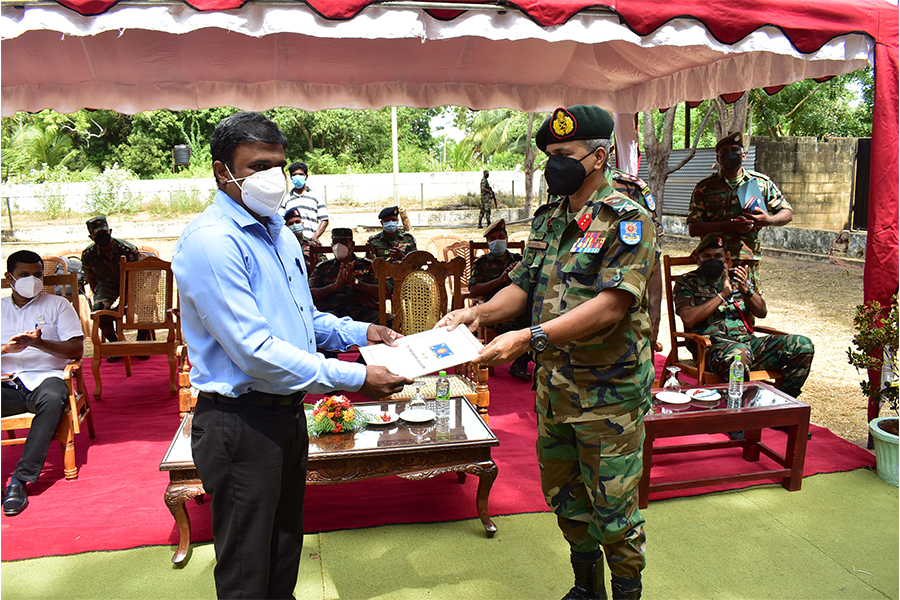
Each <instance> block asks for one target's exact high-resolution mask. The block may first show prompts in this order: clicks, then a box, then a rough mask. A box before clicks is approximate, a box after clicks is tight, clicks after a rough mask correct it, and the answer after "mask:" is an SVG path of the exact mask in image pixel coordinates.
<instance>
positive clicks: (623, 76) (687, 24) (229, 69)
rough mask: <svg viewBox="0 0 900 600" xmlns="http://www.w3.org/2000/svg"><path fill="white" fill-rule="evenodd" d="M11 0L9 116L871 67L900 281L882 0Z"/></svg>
mask: <svg viewBox="0 0 900 600" xmlns="http://www.w3.org/2000/svg"><path fill="white" fill-rule="evenodd" d="M502 4H503V6H498V5H496V3H491V2H484V1H478V0H474V1H469V2H465V3H463V2H458V1H454V0H449V1H444V2H434V1H422V2H382V3H378V2H372V1H371V0H307V1H306V2H300V1H296V0H274V1H272V2H267V3H265V4H260V3H256V2H250V3H247V4H243V3H242V1H241V0H191V1H190V2H187V3H181V2H169V3H165V2H160V3H146V2H143V3H139V4H129V3H128V2H119V3H117V4H116V3H114V2H113V1H111V0H63V1H61V2H59V3H58V4H57V3H53V2H48V1H43V2H37V1H35V0H15V2H11V1H8V0H2V12H0V38H2V114H3V115H11V114H13V113H15V112H16V111H21V110H25V111H38V110H41V109H44V108H53V109H55V110H58V111H61V112H71V111H75V110H78V109H80V108H85V107H87V108H110V109H115V110H118V111H121V112H126V113H133V112H137V111H142V110H148V109H156V108H171V109H184V108H206V107H213V106H235V107H240V108H244V109H249V110H263V109H268V108H271V107H273V106H294V107H297V108H303V109H307V110H318V109H322V108H333V107H349V108H379V107H383V106H388V105H405V106H420V107H425V106H440V105H447V104H451V105H462V106H469V107H471V108H476V109H487V108H496V107H504V106H505V107H510V108H516V109H520V110H528V111H535V110H549V109H552V108H554V107H556V106H560V105H570V104H575V103H579V102H583V103H592V104H599V105H601V106H605V107H607V108H609V109H611V110H613V111H614V112H617V113H633V112H637V111H640V110H644V109H654V108H663V107H668V106H672V105H674V104H676V103H678V102H684V101H696V100H702V99H705V98H711V97H714V96H717V95H721V94H729V93H735V92H742V91H744V90H747V89H750V88H758V87H772V86H779V85H783V84H787V83H791V82H794V81H798V80H801V79H805V78H818V77H825V76H830V75H839V74H842V73H848V72H851V71H854V70H856V69H859V68H861V67H863V66H866V65H874V66H875V94H876V98H875V113H874V122H873V136H872V137H873V140H872V172H871V182H872V185H871V193H870V206H869V228H868V247H867V253H866V274H865V296H866V299H867V300H869V299H878V300H880V301H886V300H887V299H888V298H889V297H890V295H891V294H893V293H894V292H895V291H896V290H897V285H898V254H897V252H898V201H900V194H898V102H900V98H898V91H897V86H898V81H897V74H898V39H897V38H898V18H897V7H896V6H895V5H893V4H891V3H890V2H888V1H886V0H817V1H815V2H809V1H808V0H753V1H748V0H705V1H704V2H694V1H690V0H669V1H665V2H662V1H659V0H617V1H616V0H609V1H607V2H590V1H588V0H515V1H514V2H503V3H502Z"/></svg>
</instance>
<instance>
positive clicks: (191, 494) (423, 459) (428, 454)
mask: <svg viewBox="0 0 900 600" xmlns="http://www.w3.org/2000/svg"><path fill="white" fill-rule="evenodd" d="M429 404H431V403H429ZM353 405H354V406H355V407H356V408H357V409H358V410H366V411H370V412H372V413H381V412H383V411H388V412H395V413H397V414H399V413H401V412H403V410H405V408H406V401H390V402H387V401H385V402H355V403H354V404H353ZM192 418H193V414H191V413H189V414H187V415H185V416H184V418H183V419H182V421H181V425H180V426H179V428H178V431H177V432H176V434H175V437H174V439H173V440H172V443H171V444H170V445H169V449H168V450H167V451H166V454H165V456H164V457H163V460H162V462H161V463H160V465H159V469H160V471H168V472H169V485H168V487H167V488H166V493H165V502H166V506H168V507H169V510H170V511H171V513H172V516H173V517H174V518H175V523H176V524H177V526H178V536H179V539H178V549H177V550H176V551H175V554H174V555H173V556H172V562H173V563H175V564H176V565H177V566H179V567H182V566H184V564H185V560H186V558H187V555H188V550H189V548H190V543H191V522H190V518H189V516H188V513H187V510H186V509H185V507H184V504H185V502H187V501H188V500H189V499H191V498H195V497H198V496H200V495H202V494H203V493H204V491H203V484H202V482H201V481H200V477H199V475H198V474H197V468H196V467H195V466H194V461H193V457H192V456H191V419H192ZM499 443H500V442H498V441H497V437H496V436H495V435H494V433H493V432H492V431H491V430H490V428H489V427H488V426H487V424H486V423H485V422H484V420H482V418H481V417H480V416H479V415H478V412H477V410H476V409H475V408H474V407H473V406H472V405H471V404H470V403H469V401H468V400H467V399H466V398H464V397H457V398H451V399H450V414H449V416H448V417H444V418H437V419H434V420H432V421H429V422H426V423H407V422H406V421H403V420H399V421H397V422H396V423H392V424H390V425H369V426H368V427H366V428H365V429H364V430H362V431H358V432H356V433H354V434H331V435H325V436H321V437H317V438H312V439H311V440H310V444H309V464H308V467H307V474H306V481H307V483H309V484H313V485H318V484H336V483H343V482H346V481H359V480H362V479H371V478H373V477H383V476H385V475H398V476H400V477H403V478H405V479H412V480H422V479H430V478H432V477H436V476H437V475H441V474H443V473H450V472H456V473H457V475H458V477H459V479H460V482H463V481H465V476H466V474H467V473H470V474H472V475H477V476H478V492H477V495H476V498H475V502H476V507H477V509H478V516H479V518H480V519H481V524H482V526H483V527H484V530H485V532H486V533H487V536H488V537H493V536H494V533H495V532H496V531H497V526H496V525H494V522H493V521H492V520H491V518H490V516H489V515H488V497H489V495H490V493H491V487H492V486H493V484H494V480H495V479H496V478H497V465H496V464H495V463H494V461H493V460H492V459H491V448H492V447H493V446H497V445H499Z"/></svg>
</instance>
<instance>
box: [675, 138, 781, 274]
mask: <svg viewBox="0 0 900 600" xmlns="http://www.w3.org/2000/svg"><path fill="white" fill-rule="evenodd" d="M746 158H747V151H746V150H745V149H744V134H743V133H741V132H740V131H738V132H735V133H729V134H728V135H726V136H725V137H723V138H722V139H721V140H719V141H718V142H717V143H716V160H717V161H718V165H719V169H718V172H717V173H716V174H714V175H711V176H710V177H707V178H706V179H703V180H702V181H700V183H698V184H697V187H695V188H694V192H693V194H691V203H690V206H689V208H688V216H687V223H688V232H689V233H690V234H691V235H692V236H693V237H703V236H705V235H708V234H710V233H716V234H718V235H720V236H722V237H723V238H724V240H725V249H726V250H727V251H728V252H730V253H731V256H732V257H734V258H735V260H734V264H735V266H739V265H744V266H749V267H750V280H751V281H752V282H753V284H754V285H755V286H756V287H757V289H758V288H759V260H760V259H761V258H762V253H761V249H760V245H759V230H760V229H762V228H763V227H778V226H782V225H787V224H788V223H790V222H791V220H792V219H793V218H794V212H793V209H792V208H791V205H790V204H789V203H788V201H787V200H785V199H784V196H782V195H781V191H780V190H779V189H778V186H776V185H775V182H773V181H772V180H771V179H769V178H768V177H766V176H765V175H763V174H762V173H757V172H756V171H748V170H746V169H744V168H743V166H742V165H743V162H744V160H745V159H746ZM751 179H755V180H756V183H757V184H758V185H759V191H760V194H761V195H762V198H761V200H762V201H763V202H764V203H765V205H766V211H762V210H760V209H756V212H754V213H750V212H747V211H745V210H744V209H743V207H742V206H741V201H740V199H739V197H738V189H739V188H740V187H741V186H742V185H744V184H746V183H747V182H748V181H750V180H751ZM741 243H744V244H746V245H747V246H748V247H749V248H750V250H751V251H752V252H753V262H745V261H743V260H739V259H738V258H737V256H738V251H739V250H740V247H741Z"/></svg>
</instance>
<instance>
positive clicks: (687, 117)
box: [684, 102, 692, 149]
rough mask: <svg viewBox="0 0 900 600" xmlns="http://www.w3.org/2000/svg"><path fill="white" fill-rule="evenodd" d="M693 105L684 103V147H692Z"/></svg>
mask: <svg viewBox="0 0 900 600" xmlns="http://www.w3.org/2000/svg"><path fill="white" fill-rule="evenodd" d="M691 145H692V144H691V105H690V104H688V103H687V102H685V103H684V147H685V149H688V148H690V147H691Z"/></svg>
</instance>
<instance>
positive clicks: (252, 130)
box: [209, 112, 287, 170]
mask: <svg viewBox="0 0 900 600" xmlns="http://www.w3.org/2000/svg"><path fill="white" fill-rule="evenodd" d="M249 142H263V143H265V144H280V145H281V146H282V147H283V146H287V139H286V138H285V137H284V134H283V133H282V132H281V130H280V129H279V128H278V125H276V124H275V123H274V122H272V121H271V120H269V119H267V118H266V117H265V116H263V115H261V114H259V113H255V112H238V113H234V114H233V115H230V116H228V117H225V118H224V119H222V121H221V122H220V123H219V125H218V126H217V127H216V130H215V131H214V132H213V134H212V138H210V140H209V149H210V152H211V153H212V159H213V162H215V161H217V160H218V161H221V162H223V163H225V164H226V165H228V168H229V169H232V170H233V169H234V162H233V159H234V149H235V148H236V147H237V146H238V145H239V144H247V143H249Z"/></svg>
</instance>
